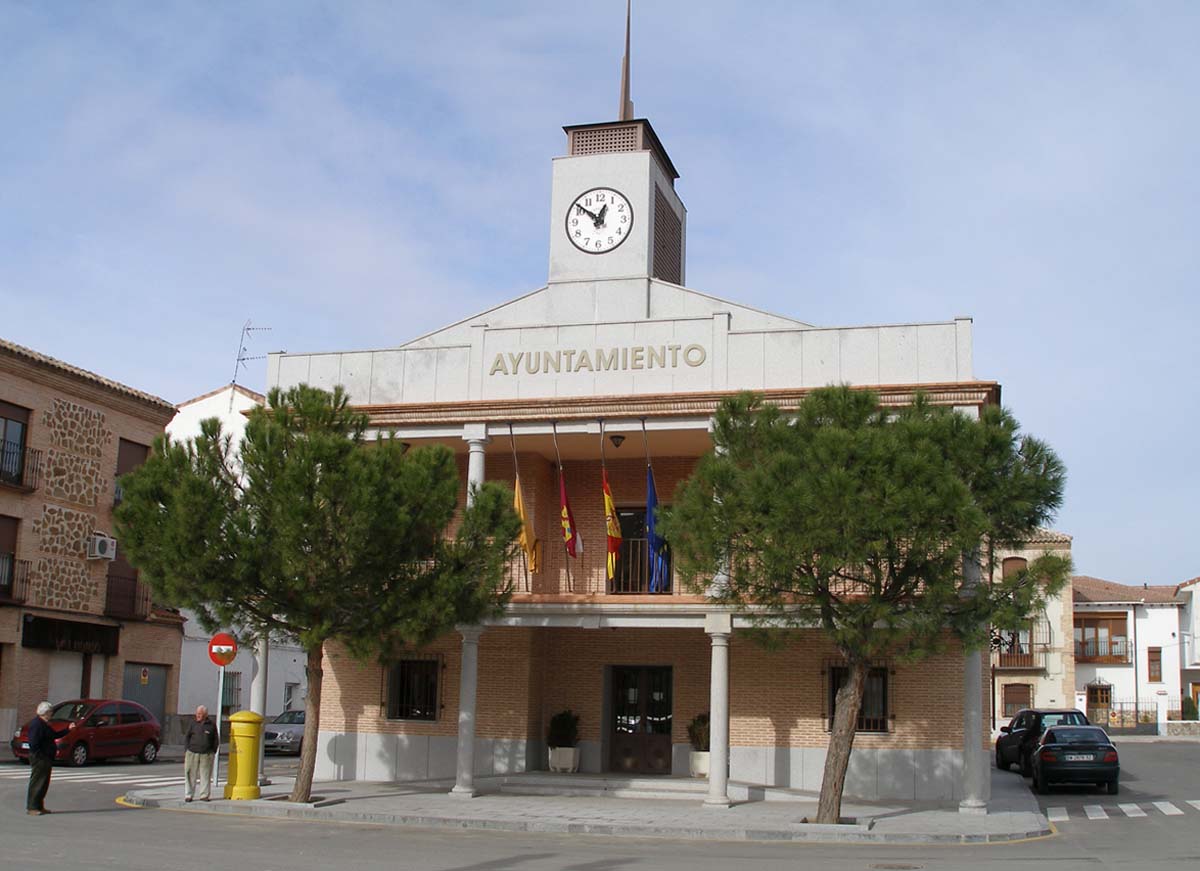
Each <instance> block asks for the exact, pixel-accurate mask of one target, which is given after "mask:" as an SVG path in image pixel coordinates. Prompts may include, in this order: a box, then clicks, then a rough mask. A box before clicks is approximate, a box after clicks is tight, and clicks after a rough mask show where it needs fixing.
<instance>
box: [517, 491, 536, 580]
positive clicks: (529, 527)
mask: <svg viewBox="0 0 1200 871" xmlns="http://www.w3.org/2000/svg"><path fill="white" fill-rule="evenodd" d="M513 509H514V510H515V511H516V512H517V516H518V517H520V518H521V534H520V535H519V536H517V543H518V544H520V545H521V550H523V551H525V562H526V563H527V564H528V566H529V571H530V573H531V574H536V573H537V572H540V571H541V562H542V561H541V558H540V557H541V547H539V545H540V544H541V542H540V541H538V540H537V537H536V536H535V535H534V534H533V524H532V523H530V522H529V517H528V515H526V513H525V499H524V498H523V497H522V495H521V476H520V475H518V476H517V479H516V481H514V482H513Z"/></svg>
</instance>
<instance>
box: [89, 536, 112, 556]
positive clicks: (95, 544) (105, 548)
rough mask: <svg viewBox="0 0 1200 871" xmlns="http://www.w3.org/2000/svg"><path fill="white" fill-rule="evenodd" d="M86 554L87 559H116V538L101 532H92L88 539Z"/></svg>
mask: <svg viewBox="0 0 1200 871" xmlns="http://www.w3.org/2000/svg"><path fill="white" fill-rule="evenodd" d="M87 555H88V559H107V560H113V559H116V558H117V540H116V539H115V538H112V537H111V536H108V535H105V534H104V533H103V532H93V533H92V537H91V538H89V539H88V543H87Z"/></svg>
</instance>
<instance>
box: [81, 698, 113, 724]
mask: <svg viewBox="0 0 1200 871" xmlns="http://www.w3.org/2000/svg"><path fill="white" fill-rule="evenodd" d="M120 716H121V715H120V714H119V713H118V708H117V706H116V705H115V704H112V703H109V704H107V705H101V706H100V707H99V708H97V709H96V712H95V713H94V714H92V715H91V716H90V717H88V721H87V723H88V725H89V726H115V725H117V723H119V722H120V720H119V718H120Z"/></svg>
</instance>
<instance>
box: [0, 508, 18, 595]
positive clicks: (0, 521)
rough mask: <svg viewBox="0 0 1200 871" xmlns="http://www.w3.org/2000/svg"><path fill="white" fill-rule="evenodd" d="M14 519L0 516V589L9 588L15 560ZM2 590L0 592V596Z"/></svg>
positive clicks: (15, 520) (15, 533)
mask: <svg viewBox="0 0 1200 871" xmlns="http://www.w3.org/2000/svg"><path fill="white" fill-rule="evenodd" d="M19 524H20V521H19V520H18V519H17V518H15V517H6V516H5V515H3V514H0V587H3V588H6V589H7V588H11V587H12V585H13V580H14V578H13V576H14V574H15V569H16V565H15V562H16V559H17V526H18V525H19ZM2 593H3V590H0V594H2Z"/></svg>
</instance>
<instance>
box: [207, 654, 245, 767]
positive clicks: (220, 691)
mask: <svg viewBox="0 0 1200 871" xmlns="http://www.w3.org/2000/svg"><path fill="white" fill-rule="evenodd" d="M237 649H238V648H237V639H236V638H234V637H233V636H232V635H230V634H229V633H228V632H218V633H217V634H216V635H214V636H213V637H212V640H210V641H209V642H208V658H209V659H211V660H212V661H213V665H215V666H217V669H218V670H217V752H216V753H214V754H213V771H212V788H213V789H214V790H215V789H216V788H217V786H218V784H219V783H220V777H219V772H220V768H221V706H222V705H223V704H224V702H225V666H227V665H229V663H231V662H233V660H234V658H235V657H236V656H237Z"/></svg>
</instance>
